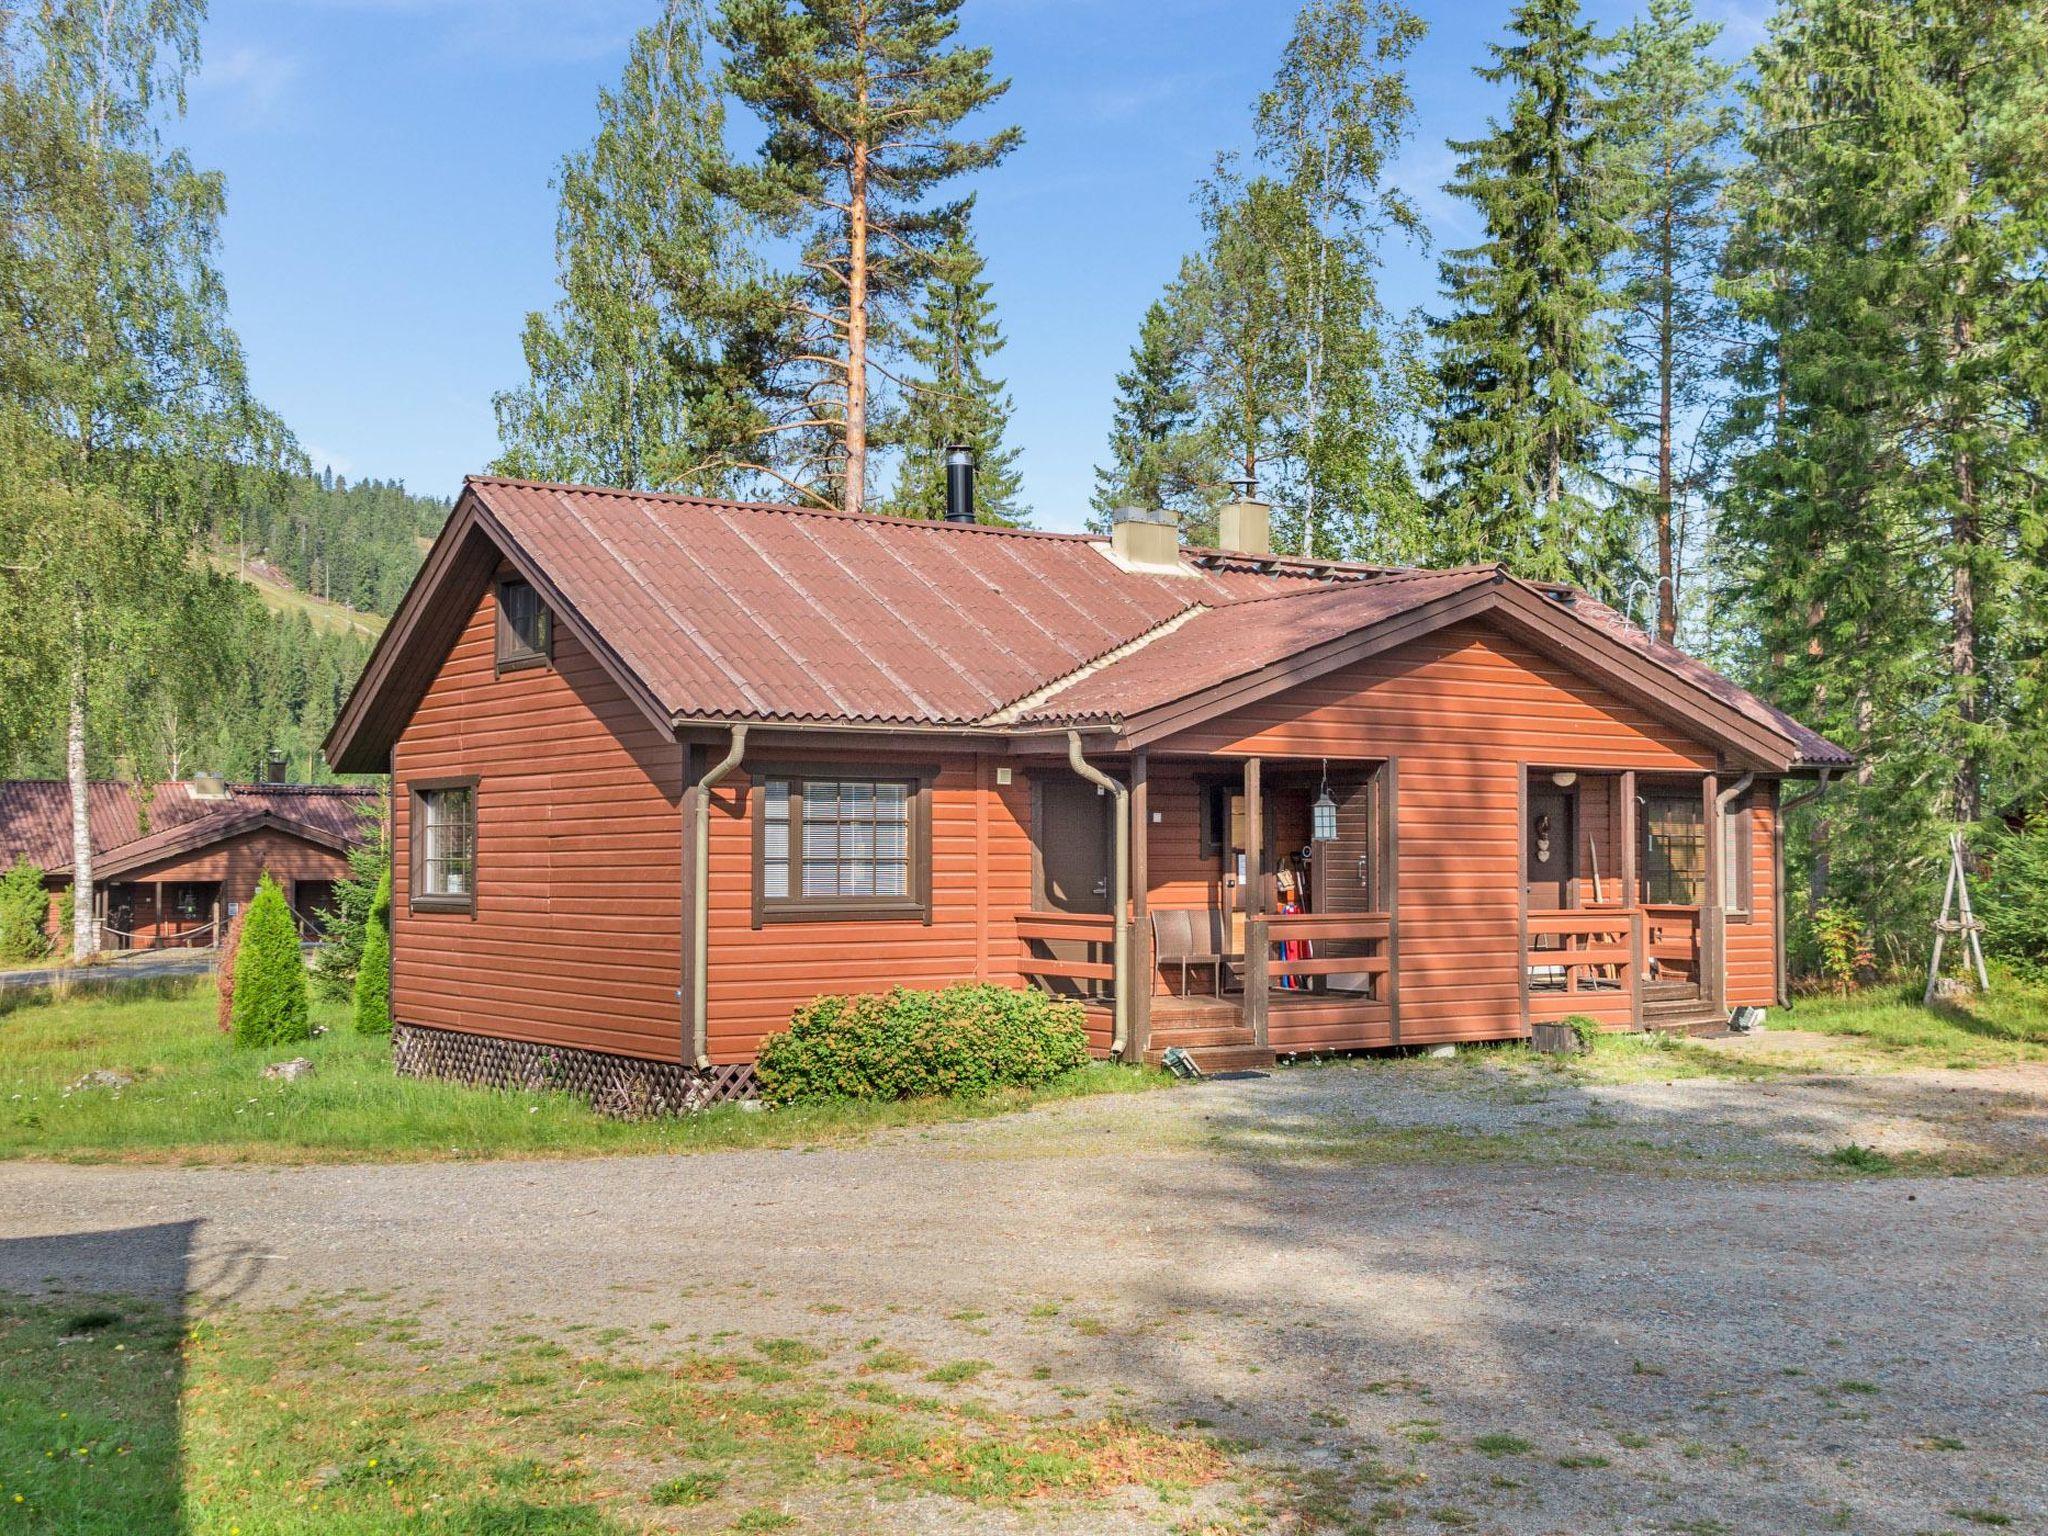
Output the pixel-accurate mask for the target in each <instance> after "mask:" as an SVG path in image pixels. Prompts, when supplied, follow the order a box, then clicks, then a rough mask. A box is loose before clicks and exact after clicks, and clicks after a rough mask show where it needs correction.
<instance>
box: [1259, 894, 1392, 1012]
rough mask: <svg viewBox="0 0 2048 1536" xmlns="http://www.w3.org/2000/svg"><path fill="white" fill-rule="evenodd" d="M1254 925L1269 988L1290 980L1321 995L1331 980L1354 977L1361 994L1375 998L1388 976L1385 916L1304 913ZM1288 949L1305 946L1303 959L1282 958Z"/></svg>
mask: <svg viewBox="0 0 2048 1536" xmlns="http://www.w3.org/2000/svg"><path fill="white" fill-rule="evenodd" d="M1257 922H1258V924H1259V926H1260V927H1262V928H1264V930H1265V946H1266V977H1267V980H1268V981H1269V982H1270V983H1271V984H1273V985H1274V986H1280V985H1281V984H1282V983H1283V981H1284V980H1285V979H1286V978H1295V979H1299V980H1304V981H1307V982H1309V987H1308V988H1307V990H1323V989H1324V988H1327V986H1328V985H1329V979H1330V978H1331V977H1347V978H1348V977H1354V976H1358V977H1364V978H1366V986H1365V988H1363V989H1362V990H1364V991H1365V992H1367V993H1368V994H1369V995H1371V996H1374V997H1377V996H1379V995H1380V993H1381V992H1382V991H1383V990H1384V989H1385V986H1386V979H1387V977H1388V975H1389V974H1391V973H1392V971H1393V966H1394V962H1393V957H1392V956H1391V955H1389V954H1388V953H1387V940H1388V938H1389V937H1390V936H1391V935H1392V933H1393V919H1392V918H1391V917H1389V916H1388V914H1386V913H1385V912H1317V913H1306V912H1304V913H1297V914H1295V915H1294V916H1291V917H1279V916H1267V917H1261V918H1259V919H1257ZM1290 943H1305V944H1306V945H1307V946H1308V950H1307V953H1305V954H1300V955H1294V956H1291V957H1290V956H1288V955H1287V954H1286V953H1285V952H1284V951H1285V946H1286V945H1288V944H1290ZM1318 980H1320V981H1321V982H1322V984H1323V986H1322V987H1320V988H1319V987H1317V985H1316V982H1317V981H1318ZM1342 990H1345V991H1354V990H1361V989H1357V988H1351V987H1346V988H1343V989H1342Z"/></svg>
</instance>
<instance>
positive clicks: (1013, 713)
mask: <svg viewBox="0 0 2048 1536" xmlns="http://www.w3.org/2000/svg"><path fill="white" fill-rule="evenodd" d="M1290 595H1291V594H1290ZM1224 606H1225V607H1226V608H1227V607H1232V606H1235V605H1233V604H1229V603H1226V604H1224ZM1216 611H1217V610H1216V609H1215V608H1213V607H1211V606H1210V605H1209V604H1207V603H1190V604H1188V605H1187V607H1185V608H1183V609H1181V610H1180V611H1179V612H1177V613H1170V614H1168V615H1167V616H1166V617H1165V618H1163V619H1161V620H1160V621H1159V622H1158V623H1157V624H1154V625H1152V626H1151V628H1149V629H1144V630H1140V631H1139V632H1138V633H1137V634H1135V635H1133V636H1131V638H1130V639H1128V640H1125V641H1123V642H1122V643H1121V644H1118V645H1114V646H1111V647H1110V648H1109V649H1108V650H1106V651H1104V652H1103V653H1102V654H1101V655H1100V656H1091V657H1090V658H1089V659H1088V660H1086V661H1084V662H1082V663H1081V664H1080V665H1079V666H1077V667H1074V668H1071V669H1070V670H1068V671H1066V672H1062V673H1061V674H1060V675H1059V676H1058V677H1055V678H1053V679H1051V680H1050V681H1047V682H1043V683H1040V684H1039V685H1038V686H1037V687H1036V688H1033V689H1032V690H1031V691H1030V692H1029V693H1025V694H1020V695H1019V696H1018V697H1016V698H1014V699H1012V700H1011V701H1010V702H1009V703H1007V704H1004V705H1002V706H1000V707H999V708H996V709H993V710H991V711H989V713H987V714H985V715H983V716H982V717H981V719H980V720H979V721H978V722H976V723H977V724H980V725H1015V724H1016V723H1017V722H1018V721H1019V720H1021V719H1022V718H1023V717H1024V716H1025V715H1027V714H1029V713H1030V712H1031V711H1032V710H1035V709H1039V708H1042V707H1043V706H1044V705H1046V704H1048V703H1050V702H1051V701H1052V700H1053V699H1055V698H1057V697H1058V696H1059V695H1060V694H1061V693H1063V692H1065V691H1066V690H1067V689H1068V688H1070V687H1072V686H1073V685H1074V684H1075V683H1078V682H1079V681H1080V680H1081V679H1082V678H1084V677H1089V676H1092V675H1093V674H1094V673H1097V672H1099V671H1101V670H1102V669H1103V668H1105V667H1112V666H1115V665H1116V664H1117V663H1118V662H1120V661H1122V660H1124V659H1125V658H1126V657H1129V656H1135V655H1136V654H1137V653H1138V652H1140V651H1142V650H1144V649H1145V647H1146V646H1148V645H1150V644H1152V642H1153V641H1155V640H1161V639H1164V638H1165V637H1166V636H1168V635H1170V634H1172V633H1173V632H1174V631H1175V630H1176V629H1179V628H1180V627H1181V626H1182V625H1183V624H1185V623H1187V622H1188V621H1189V620H1190V619H1194V618H1197V617H1199V616H1200V615H1202V614H1205V613H1214V612H1216Z"/></svg>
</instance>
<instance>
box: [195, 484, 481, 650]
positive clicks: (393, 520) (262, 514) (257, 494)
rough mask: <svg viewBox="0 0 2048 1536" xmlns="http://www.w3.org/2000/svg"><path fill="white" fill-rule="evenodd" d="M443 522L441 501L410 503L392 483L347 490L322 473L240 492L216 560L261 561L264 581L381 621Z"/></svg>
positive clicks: (412, 500) (429, 498)
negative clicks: (277, 579) (281, 582)
mask: <svg viewBox="0 0 2048 1536" xmlns="http://www.w3.org/2000/svg"><path fill="white" fill-rule="evenodd" d="M447 518H448V503H447V502H445V501H442V500H441V499H439V498H438V497H433V496H415V495H413V494H412V493H411V492H409V491H407V490H406V488H405V487H404V486H403V485H402V484H400V483H399V482H398V481H396V480H357V481H355V482H353V483H351V482H350V481H349V480H348V479H347V477H346V476H341V475H337V474H335V473H334V471H333V470H332V469H329V468H323V469H321V470H320V471H319V472H318V473H317V474H310V475H291V476H288V477H285V478H284V479H283V480H282V481H281V482H277V481H273V482H267V483H265V484H263V485H259V486H252V487H249V488H247V489H246V490H245V492H244V495H243V497H242V500H241V504H240V505H239V506H238V507H237V509H236V526H235V527H234V528H233V529H232V530H225V531H224V533H223V544H224V545H226V546H228V547H226V548H224V550H223V554H224V556H225V557H226V558H233V559H237V560H239V559H240V558H241V557H243V556H246V557H247V558H248V559H250V560H259V561H262V562H264V564H265V565H267V566H268V567H269V568H270V569H269V570H268V571H266V572H264V573H265V574H275V575H280V576H283V577H284V578H285V579H286V580H288V581H289V582H290V583H291V584H292V585H293V586H295V587H297V588H299V589H300V590H301V591H303V592H310V593H312V594H314V595H315V596H317V597H324V598H327V599H329V600H330V601H333V602H337V603H342V604H345V605H346V606H348V607H350V608H355V609H359V610H361V611H362V612H364V613H378V614H388V613H390V612H392V611H393V610H394V609H396V608H397V607H398V602H399V599H400V598H402V597H404V596H405V589H406V588H407V587H408V586H410V585H411V583H412V577H413V572H415V571H417V570H418V569H419V565H420V540H422V539H431V538H432V537H433V536H434V535H435V534H437V533H439V532H440V531H441V525H442V523H444V522H446V521H447ZM230 535H232V540H233V542H232V543H231V544H230V543H229V538H230ZM260 569H262V568H261V567H259V570H260Z"/></svg>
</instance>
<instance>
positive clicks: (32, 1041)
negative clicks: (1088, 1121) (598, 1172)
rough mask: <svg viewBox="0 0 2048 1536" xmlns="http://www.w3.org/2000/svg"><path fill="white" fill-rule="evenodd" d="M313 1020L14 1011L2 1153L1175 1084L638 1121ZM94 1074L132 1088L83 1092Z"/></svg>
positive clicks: (126, 1000) (765, 1126)
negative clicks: (292, 1026)
mask: <svg viewBox="0 0 2048 1536" xmlns="http://www.w3.org/2000/svg"><path fill="white" fill-rule="evenodd" d="M313 1016H314V1021H315V1022H316V1023H317V1024H324V1025H325V1026H326V1027H327V1033H326V1034H325V1035H323V1036H321V1037H320V1038H319V1039H316V1040H312V1041H309V1042H306V1043H305V1044H303V1045H299V1046H296V1047H291V1048H284V1047H279V1048H275V1049H271V1050H260V1051H252V1050H238V1049H236V1048H235V1047H234V1046H232V1045H230V1044H229V1043H228V1041H227V1039H226V1037H225V1036H223V1035H222V1034H221V1033H220V1031H219V1030H218V1028H216V1026H215V1023H214V990H213V986H212V983H211V982H205V983H201V984H196V985H189V986H184V987H180V988H177V989H173V990H170V991H168V992H164V991H156V992H153V993H152V992H147V991H145V990H143V989H140V988H138V989H135V990H134V991H131V992H126V993H123V994H120V995H114V996H109V995H106V994H105V993H102V992H95V993H91V994H79V995H74V996H73V997H71V998H69V999H66V1000H64V1001H61V1002H36V1003H28V1004H24V1005H21V1006H17V1007H15V1008H13V1009H11V1010H10V1011H7V1012H5V1013H0V1157H45V1158H62V1159H69V1160H75V1161H90V1162H100V1161H122V1162H180V1163H224V1162H265V1163H277V1162H289V1163H298V1162H348V1161H354V1160H377V1161H389V1160H397V1159H406V1160H412V1159H437V1158H486V1157H554V1156H570V1155H588V1154H593V1153H627V1152H691V1151H703V1150H709V1149H713V1148H720V1147H745V1146H799V1145H813V1144H816V1143H820V1142H826V1141H833V1140H844V1139H848V1138H851V1137H857V1136H860V1135H863V1134H866V1133H868V1132H870V1131H875V1130H879V1129H885V1128H887V1127H891V1126H906V1125H923V1124H930V1123H933V1122H936V1121H942V1120H957V1119H965V1118H971V1117H975V1116H982V1115H991V1114H999V1113H1002V1112H1004V1111H1008V1110H1014V1109H1018V1108H1021V1107H1024V1106H1027V1105H1030V1104H1034V1103H1042V1102H1045V1101H1047V1100H1051V1099H1060V1098H1071V1097H1075V1096H1078V1095H1084V1094H1096V1093H1125V1092H1136V1091H1141V1090H1144V1089H1148V1088H1152V1087H1155V1086H1159V1085H1161V1084H1164V1083H1166V1082H1169V1081H1170V1079H1169V1078H1167V1077H1166V1075H1165V1074H1163V1073H1159V1072H1152V1071H1141V1070H1138V1069H1136V1068H1126V1067H1115V1066H1108V1065H1101V1064H1098V1065H1093V1066H1089V1067H1087V1068H1084V1069H1083V1070H1081V1071H1079V1072H1076V1073H1073V1074H1071V1075H1070V1076H1069V1077H1067V1078H1064V1079H1062V1080H1060V1081H1059V1082H1057V1083H1053V1084H1049V1085H1048V1086H1047V1087H1045V1088H1042V1089H1039V1090H1037V1091H1035V1092H1031V1093H1023V1092H1015V1091H1011V1092H1004V1093H998V1094H995V1095H992V1096H990V1097H989V1098H987V1099H985V1100H981V1101H978V1102H963V1101H958V1100H925V1101H918V1102H912V1103H904V1104H856V1105H843V1106H831V1107H815V1108H801V1109H784V1110H776V1111H773V1112H770V1113H761V1112H758V1111H749V1110H743V1109H740V1108H737V1107H732V1106H728V1107H725V1108H720V1109H713V1110H707V1111H706V1112H704V1113H703V1114H698V1115H689V1116H684V1117H682V1118H679V1119H673V1120H652V1121H646V1122H642V1123H638V1124H628V1123H623V1122H620V1121H616V1120H607V1119H604V1118H603V1117H601V1116H599V1115H597V1114H595V1113H593V1112H592V1111H591V1110H590V1109H589V1108H587V1107H586V1106H585V1105H583V1104H582V1103H581V1102H580V1101H578V1100H576V1099H573V1098H570V1097H569V1096H567V1095H565V1094H554V1093H499V1092H493V1091H490V1090H485V1089H477V1088H463V1087H458V1086H455V1085H453V1084H450V1083H439V1082H422V1081H417V1080H414V1079H410V1078H401V1077H399V1076H397V1075H396V1074H395V1073H394V1072H393V1071H392V1070H391V1055H390V1044H389V1042H388V1041H385V1040H382V1039H366V1038H364V1037H363V1036H361V1035H358V1034H356V1033H355V1032H354V1031H353V1030H351V1029H350V1028H349V1025H348V1020H347V1011H346V1009H344V1008H342V1007H341V1006H339V1005H318V1004H316V1005H315V1007H314V1015H313ZM294 1055H303V1056H307V1057H310V1058H311V1059H312V1060H313V1062H314V1064H315V1070H314V1072H313V1075H312V1076H311V1077H308V1078H305V1079H302V1080H301V1081H299V1082H296V1083H283V1082H271V1081H267V1080H266V1079H265V1078H264V1077H263V1075H262V1069H263V1067H264V1066H265V1065H266V1064H267V1063H270V1062H274V1061H282V1060H285V1059H287V1058H289V1057H291V1056H294ZM95 1071H114V1072H122V1073H126V1074H128V1075H130V1076H132V1077H133V1078H134V1079H135V1081H134V1082H133V1083H131V1084H128V1085H127V1086H125V1087H121V1088H98V1087H93V1088H77V1089H73V1088H72V1087H71V1085H72V1084H75V1083H77V1082H79V1080H80V1079H81V1078H83V1077H85V1076H86V1075H87V1074H88V1073H91V1072H95ZM0 1530H4V1527H0Z"/></svg>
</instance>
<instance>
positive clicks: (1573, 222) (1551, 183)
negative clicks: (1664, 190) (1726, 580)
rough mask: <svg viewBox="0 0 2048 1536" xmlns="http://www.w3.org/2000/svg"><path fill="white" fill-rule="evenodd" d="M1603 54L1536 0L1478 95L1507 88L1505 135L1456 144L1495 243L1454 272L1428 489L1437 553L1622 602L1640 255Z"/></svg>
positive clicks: (1563, 10) (1587, 32)
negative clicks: (1619, 491) (1625, 381)
mask: <svg viewBox="0 0 2048 1536" xmlns="http://www.w3.org/2000/svg"><path fill="white" fill-rule="evenodd" d="M1603 52H1604V45H1603V44H1602V43H1601V41H1600V40H1599V39H1598V38H1597V37H1596V36H1595V34H1594V31H1593V28H1592V27H1591V25H1589V24H1588V23H1587V22H1585V21H1584V20H1582V19H1581V17H1580V14H1579V7H1578V3H1577V0H1523V3H1522V4H1521V5H1520V6H1518V7H1517V8H1516V10H1515V12H1514V15H1513V17H1512V20H1511V22H1510V40H1509V41H1508V42H1507V43H1504V44H1494V45H1492V53H1493V57H1494V62H1493V63H1492V64H1491V65H1487V66H1483V67H1481V68H1480V69H1479V70H1478V74H1479V76H1480V78H1481V79H1483V80H1485V81H1487V82H1489V83H1490V84H1495V85H1502V86H1505V87H1507V88H1508V91H1509V97H1508V102H1507V110H1506V117H1505V120H1498V119H1496V120H1493V121H1491V122H1489V124H1488V129H1489V131H1488V132H1487V133H1486V135H1485V136H1484V137H1481V138H1477V139H1470V140H1465V141H1462V142H1453V144H1452V146H1451V147H1452V148H1453V149H1454V150H1455V151H1456V152H1457V153H1458V155H1459V156H1460V160H1459V164H1458V175H1457V179H1456V180H1455V181H1453V182H1452V183H1451V184H1450V186H1449V188H1448V190H1449V191H1451V192H1453V193H1455V194H1456V195H1457V196H1459V197H1463V198H1466V199H1468V200H1469V201H1471V202H1472V204H1473V205H1474V206H1475V208H1476V209H1477V211H1478V213H1479V216H1480V220H1481V222H1482V224H1483V226H1484V238H1483V239H1482V240H1481V241H1480V242H1479V243H1478V244H1477V245H1474V246H1471V247H1469V248H1467V249H1463V250H1457V251H1452V252H1449V253H1448V255H1447V256H1446V258H1445V260H1444V261H1443V262H1442V264H1441V271H1442V279H1443V283H1444V287H1445V289H1446V291H1447V296H1448V297H1449V299H1450V301H1451V304H1452V306H1453V307H1452V310H1451V312H1450V314H1448V315H1447V316H1445V317H1443V318H1440V319H1437V320H1435V321H1434V322H1433V323H1432V330H1433V331H1434V333H1435V336H1436V340H1437V344H1438V348H1439V360H1438V364H1437V376H1438V384H1439V387H1440V390H1441V403H1440V406H1439V410H1438V413H1437V416H1436V418H1435V420H1434V421H1433V423H1432V425H1431V438H1430V444H1429V451H1428V457H1427V461H1426V473H1427V475H1428V477H1429V479H1430V481H1431V482H1432V483H1433V485H1434V487H1435V500H1436V511H1435V517H1436V519H1437V535H1436V542H1437V554H1438V556H1439V558H1441V559H1445V560H1448V561H1451V562H1457V563H1463V562H1471V561H1484V560H1505V561H1507V562H1508V563H1509V564H1510V565H1511V566H1513V567H1514V568H1515V570H1517V571H1518V572H1519V573H1521V574H1523V575H1525V576H1532V577H1538V578H1545V579H1568V580H1574V581H1579V582H1581V583H1583V584H1584V585H1586V586H1588V587H1590V588H1592V589H1593V590H1595V591H1601V592H1609V593H1613V592H1618V591H1619V590H1620V589H1621V588H1622V587H1623V586H1625V585H1626V582H1627V578H1628V574H1629V572H1630V570H1631V569H1632V567H1633V566H1634V564H1635V558H1634V551H1633V537H1632V528H1631V524H1630V518H1629V516H1628V513H1627V509H1626V508H1625V507H1624V506H1622V505H1620V504H1619V503H1618V502H1617V501H1616V499H1615V498H1614V497H1613V496H1612V495H1611V494H1609V493H1608V492H1607V491H1606V490H1605V488H1604V487H1603V485H1602V484H1601V481H1600V475H1599V471H1600V468H1601V465H1602V461H1603V456H1604V455H1605V454H1606V453H1607V452H1608V451H1609V449H1610V447H1611V445H1612V444H1613V443H1614V442H1615V441H1616V440H1617V439H1619V438H1620V437H1622V436H1623V429H1622V425H1621V423H1620V421H1619V420H1618V419H1617V417H1616V415H1615V412H1614V406H1613V398H1612V396H1613V391H1614V390H1615V388H1616V386H1617V384H1618V381H1619V375H1620V372H1621V358H1620V355H1619V353H1618V350H1617V345H1616V337H1615V318H1614V300H1613V297H1612V295H1611V294H1610V293H1609V292H1608V290H1607V288H1606V287H1605V285H1604V283H1603V277H1604V273H1605V267H1606V264H1607V262H1608V261H1609V260H1610V258H1612V257H1613V255H1614V254H1615V253H1616V252H1617V251H1618V250H1620V249H1621V248H1622V247H1623V246H1624V245H1625V244H1626V241H1627V231H1626V230H1625V228H1624V227H1623V224H1622V213H1623V208H1624V205H1623V203H1622V200H1621V197H1620V193H1619V188H1618V185H1617V178H1616V176H1615V175H1614V173H1613V166H1612V158H1613V156H1612V151H1613V145H1612V142H1611V133H1610V125H1609V123H1608V122H1607V121H1606V119H1605V118H1604V116H1603V114H1602V112H1601V110H1600V106H1599V99H1598V88H1599V76H1598V69H1597V66H1598V61H1599V59H1600V57H1601V55H1602V53H1603Z"/></svg>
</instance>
